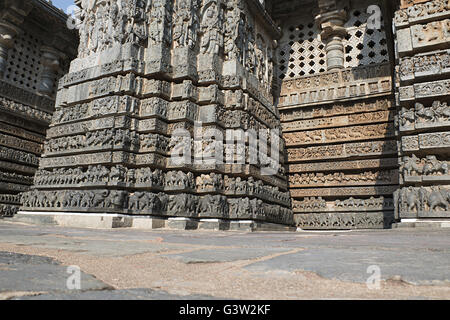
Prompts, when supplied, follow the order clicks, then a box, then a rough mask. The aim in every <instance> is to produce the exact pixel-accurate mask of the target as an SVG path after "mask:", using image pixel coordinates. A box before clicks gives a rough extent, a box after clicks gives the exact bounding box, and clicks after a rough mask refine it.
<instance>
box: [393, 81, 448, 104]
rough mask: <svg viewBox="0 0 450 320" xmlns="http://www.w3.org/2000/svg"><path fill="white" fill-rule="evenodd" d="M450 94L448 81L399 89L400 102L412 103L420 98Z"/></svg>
mask: <svg viewBox="0 0 450 320" xmlns="http://www.w3.org/2000/svg"><path fill="white" fill-rule="evenodd" d="M449 92H450V80H439V81H433V82H425V83H419V84H415V85H413V86H406V87H400V88H399V97H400V102H407V101H414V100H415V99H421V98H433V97H441V96H447V95H448V94H449Z"/></svg>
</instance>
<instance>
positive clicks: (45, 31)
mask: <svg viewBox="0 0 450 320" xmlns="http://www.w3.org/2000/svg"><path fill="white" fill-rule="evenodd" d="M0 13H1V16H2V18H1V19H0V20H1V21H0V23H1V24H2V28H1V31H0V38H1V40H0V216H12V215H13V214H15V213H16V212H17V211H18V209H19V206H20V204H21V203H20V196H19V192H23V191H27V190H29V188H30V186H31V185H32V184H33V175H34V173H35V171H36V169H37V166H38V164H39V156H40V155H41V153H42V151H43V149H44V148H43V147H44V141H45V132H46V129H47V128H48V125H49V123H50V120H51V117H52V112H53V110H54V103H55V96H54V95H55V93H56V88H57V79H58V78H59V77H60V76H61V75H62V74H63V73H65V72H66V71H67V64H68V61H69V60H70V59H72V58H73V57H74V50H75V47H76V45H77V38H76V36H75V34H74V33H73V32H71V31H70V30H69V29H67V27H66V20H67V16H66V15H65V14H63V13H62V12H61V11H59V10H58V9H56V8H55V7H53V6H52V5H50V4H49V3H48V2H45V1H34V0H33V1H22V0H20V1H14V6H13V5H11V1H3V2H2V3H1V4H0ZM55 30H60V33H59V34H60V36H62V37H65V40H64V41H59V42H58V43H55V34H56V33H55V32H54V31H55ZM52 34H53V36H52Z"/></svg>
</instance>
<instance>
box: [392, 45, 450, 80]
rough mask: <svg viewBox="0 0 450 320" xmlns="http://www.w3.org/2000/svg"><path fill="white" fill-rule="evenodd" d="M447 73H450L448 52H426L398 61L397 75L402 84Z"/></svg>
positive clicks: (449, 55)
mask: <svg viewBox="0 0 450 320" xmlns="http://www.w3.org/2000/svg"><path fill="white" fill-rule="evenodd" d="M448 73H450V50H445V51H434V52H427V53H422V54H417V55H415V56H413V57H404V58H401V59H400V66H399V74H400V80H401V81H403V82H406V81H408V82H409V81H413V80H415V79H416V78H423V77H435V76H439V75H445V74H448Z"/></svg>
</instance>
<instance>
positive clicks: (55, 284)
mask: <svg viewBox="0 0 450 320" xmlns="http://www.w3.org/2000/svg"><path fill="white" fill-rule="evenodd" d="M69 276H70V274H69V273H67V266H62V265H60V264H59V263H58V262H56V261H54V260H53V259H50V258H46V257H40V256H33V255H23V254H18V253H11V252H0V292H12V291H16V292H17V291H22V292H46V291H54V290H56V291H67V290H68V288H67V279H68V277H69ZM81 283H83V289H84V290H103V289H110V288H111V286H109V285H107V284H105V283H103V282H101V281H99V280H97V279H95V278H94V277H93V276H92V275H89V274H86V273H84V272H81Z"/></svg>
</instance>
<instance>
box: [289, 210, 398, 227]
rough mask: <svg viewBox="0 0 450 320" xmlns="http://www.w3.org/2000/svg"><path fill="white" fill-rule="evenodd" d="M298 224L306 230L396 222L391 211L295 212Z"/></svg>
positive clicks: (379, 225)
mask: <svg viewBox="0 0 450 320" xmlns="http://www.w3.org/2000/svg"><path fill="white" fill-rule="evenodd" d="M294 220H295V222H296V224H297V226H298V227H299V228H301V229H305V230H326V229H341V230H348V229H377V228H378V229H383V228H389V227H390V225H391V224H392V223H393V222H394V215H393V214H392V213H390V212H360V213H313V214H305V213H302V214H295V215H294Z"/></svg>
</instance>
